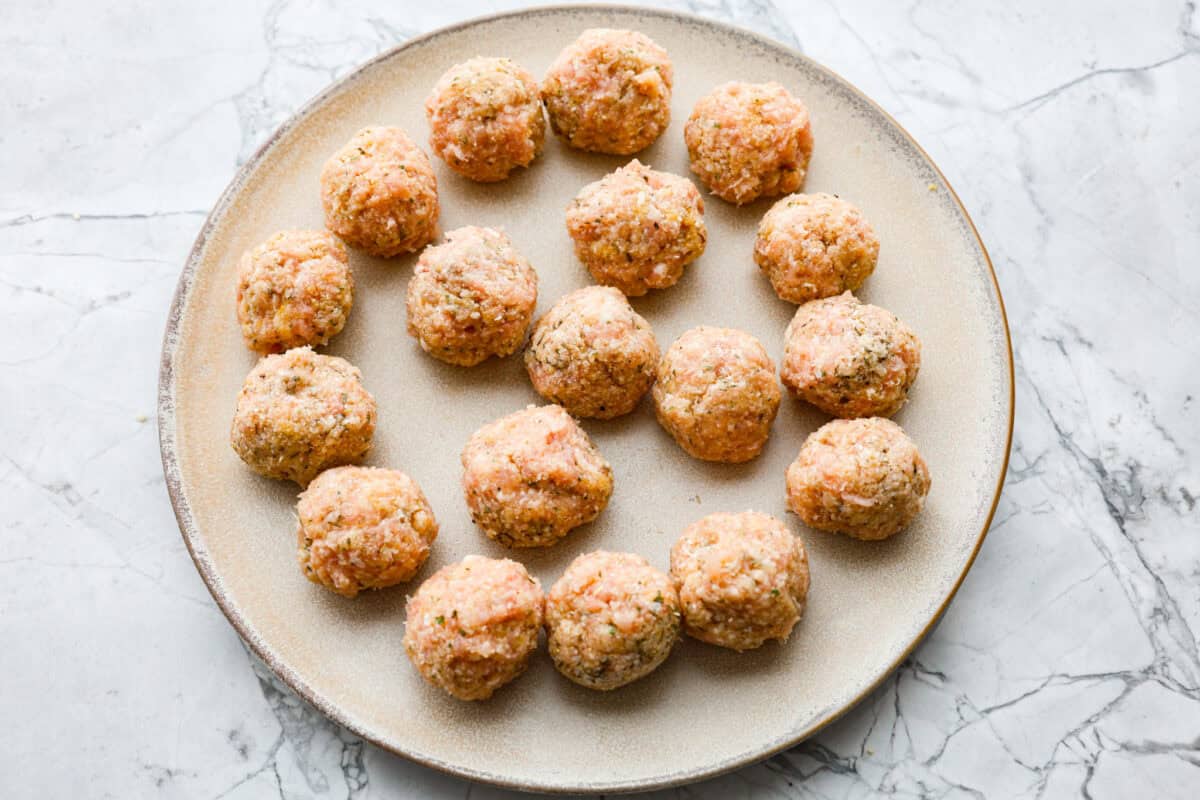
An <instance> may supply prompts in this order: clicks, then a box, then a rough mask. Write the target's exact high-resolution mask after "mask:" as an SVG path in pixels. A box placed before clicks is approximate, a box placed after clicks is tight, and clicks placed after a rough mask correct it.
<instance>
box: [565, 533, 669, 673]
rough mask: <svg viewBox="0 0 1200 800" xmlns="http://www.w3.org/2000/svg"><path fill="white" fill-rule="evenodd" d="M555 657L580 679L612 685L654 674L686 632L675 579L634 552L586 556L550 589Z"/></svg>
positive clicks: (566, 670)
mask: <svg viewBox="0 0 1200 800" xmlns="http://www.w3.org/2000/svg"><path fill="white" fill-rule="evenodd" d="M546 631H547V633H548V637H549V638H548V644H549V648H550V657H551V658H552V659H553V660H554V666H555V667H557V668H558V671H559V672H561V673H562V674H563V675H565V676H566V677H567V678H569V679H570V680H572V681H574V682H575V683H578V684H579V685H580V686H586V687H587V688H589V689H599V690H601V691H608V690H610V689H616V688H618V687H620V686H624V685H626V684H628V683H632V682H633V681H636V680H637V679H638V678H643V677H645V676H646V675H649V674H650V673H651V672H653V671H654V670H655V669H657V668H658V665H659V664H661V663H662V662H663V661H664V660H666V658H667V656H668V655H670V653H671V648H672V647H674V646H675V642H676V641H678V639H679V598H678V597H677V596H676V594H675V588H674V587H673V586H672V585H671V579H670V578H668V577H667V576H666V575H664V574H663V573H662V572H660V571H659V570H657V569H655V568H654V567H652V566H650V563H649V562H647V561H646V559H644V558H642V557H641V556H639V555H634V554H632V553H608V552H604V551H598V552H595V553H588V554H586V555H582V556H579V557H578V558H576V559H575V560H574V561H572V562H571V565H570V566H569V567H567V571H566V572H565V573H563V576H562V577H561V578H559V579H558V581H557V582H555V584H554V586H553V587H551V589H550V593H549V594H548V595H547V596H546Z"/></svg>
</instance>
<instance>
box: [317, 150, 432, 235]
mask: <svg viewBox="0 0 1200 800" xmlns="http://www.w3.org/2000/svg"><path fill="white" fill-rule="evenodd" d="M321 204H322V205H323V206H324V208H325V226H326V227H327V228H329V230H331V231H333V232H334V233H336V234H337V235H338V236H340V237H341V238H342V240H343V241H345V242H346V244H348V245H350V246H351V247H354V248H357V249H359V250H362V251H363V252H365V253H368V254H370V255H373V256H381V257H383V258H390V257H392V256H397V255H400V254H401V253H412V252H415V251H417V250H420V249H421V248H422V247H424V246H425V244H426V243H427V242H429V241H430V240H431V239H433V237H434V234H435V233H436V231H437V220H438V213H439V211H440V209H439V206H438V194H437V176H436V175H434V174H433V166H432V165H431V164H430V163H429V157H428V156H426V155H425V153H423V152H421V149H420V148H419V147H417V146H416V145H415V144H413V141H412V139H410V138H408V134H406V133H405V132H404V131H403V130H401V129H400V128H363V129H362V130H361V131H359V132H358V133H356V134H355V135H354V138H352V139H351V140H350V141H349V142H347V143H346V145H345V146H344V147H342V149H341V150H338V151H337V152H336V153H334V154H333V156H332V157H331V158H330V159H329V160H328V161H327V162H325V167H324V169H322V170H321Z"/></svg>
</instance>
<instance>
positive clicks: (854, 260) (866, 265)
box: [754, 194, 879, 303]
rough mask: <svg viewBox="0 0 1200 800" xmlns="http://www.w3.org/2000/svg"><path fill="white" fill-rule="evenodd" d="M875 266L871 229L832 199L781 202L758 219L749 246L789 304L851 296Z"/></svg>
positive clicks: (875, 244) (876, 250)
mask: <svg viewBox="0 0 1200 800" xmlns="http://www.w3.org/2000/svg"><path fill="white" fill-rule="evenodd" d="M878 260H879V239H878V238H876V236H875V230H874V229H873V228H872V227H871V223H869V222H867V219H866V217H864V216H863V215H862V212H861V211H859V210H858V209H857V208H855V207H854V206H853V205H851V204H850V203H847V202H846V201H845V200H842V199H841V198H839V197H836V196H834V195H831V194H794V195H791V196H790V197H785V198H783V199H782V200H780V201H779V202H778V203H776V204H775V205H774V207H772V208H771V210H770V211H768V212H767V214H766V216H764V217H763V219H762V223H761V224H760V225H759V226H758V238H756V239H755V241H754V263H756V264H758V266H759V269H761V270H762V271H763V274H764V275H766V276H767V278H769V279H770V281H771V285H772V286H773V287H775V294H777V295H779V297H780V299H783V300H787V301H788V302H789V303H807V302H808V301H809V300H819V299H820V298H822V297H832V296H833V295H837V294H841V293H842V292H845V291H854V290H856V289H858V288H859V287H860V286H862V285H863V282H864V281H866V279H867V278H868V277H870V275H871V273H872V272H874V271H875V264H876V262H877V261H878Z"/></svg>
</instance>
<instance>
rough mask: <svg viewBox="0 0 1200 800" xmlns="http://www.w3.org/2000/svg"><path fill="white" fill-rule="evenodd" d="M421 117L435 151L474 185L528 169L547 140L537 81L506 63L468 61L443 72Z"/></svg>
mask: <svg viewBox="0 0 1200 800" xmlns="http://www.w3.org/2000/svg"><path fill="white" fill-rule="evenodd" d="M425 116H426V118H427V119H428V120H429V146H430V147H431V148H433V152H434V153H435V154H436V155H437V156H438V157H439V158H441V159H442V160H443V161H445V162H446V163H447V164H448V165H449V166H450V168H451V169H452V170H454V171H455V172H457V173H458V174H460V175H463V176H465V177H467V178H470V179H472V180H476V181H484V182H492V181H502V180H504V179H505V178H507V177H508V174H509V173H510V172H512V171H513V170H514V169H516V168H517V167H527V166H529V165H530V164H531V163H532V162H533V159H535V158H537V156H538V154H539V153H541V152H542V143H543V142H544V141H545V138H546V120H545V118H544V117H543V116H542V98H541V94H540V92H539V89H538V84H537V80H536V79H535V78H534V77H533V75H531V74H530V73H529V71H528V70H526V69H525V68H524V67H522V66H521V65H520V64H518V63H516V62H515V61H512V60H511V59H507V58H472V59H471V60H470V61H464V62H463V63H461V64H455V65H454V66H453V67H451V68H450V69H448V70H446V73H445V74H444V75H442V77H441V79H440V80H439V81H438V82H437V85H436V86H434V87H433V92H431V93H430V95H429V97H428V98H427V99H426V100H425Z"/></svg>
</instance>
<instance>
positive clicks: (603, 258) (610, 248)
mask: <svg viewBox="0 0 1200 800" xmlns="http://www.w3.org/2000/svg"><path fill="white" fill-rule="evenodd" d="M567 233H569V234H570V235H571V238H572V239H573V240H574V241H575V254H576V255H577V256H578V257H579V260H580V261H582V262H583V263H584V266H586V267H587V268H588V271H589V272H591V273H592V277H593V278H595V279H596V282H597V283H602V284H604V285H606V286H615V287H617V288H618V289H620V290H621V291H622V292H624V293H625V294H627V295H630V296H640V295H643V294H645V293H646V292H647V291H649V290H650V289H665V288H666V287H668V286H674V285H675V283H676V282H677V281H678V280H679V278H680V277H681V276H682V275H683V268H684V267H685V266H687V265H688V264H690V263H692V262H693V261H695V260H696V259H697V258H699V257H700V255H701V253H703V252H704V245H705V243H706V242H707V240H708V231H707V229H706V228H705V226H704V199H703V198H702V197H700V192H699V191H697V189H696V187H695V186H694V185H693V184H692V182H691V181H689V180H688V179H687V178H681V177H679V176H678V175H671V174H670V173H667V172H658V171H656V170H652V169H650V168H649V167H647V166H646V165H645V164H642V163H641V162H639V161H638V160H637V159H634V160H633V161H631V162H629V163H628V164H627V165H625V166H624V167H621V168H620V169H618V170H617V171H616V172H613V173H610V174H609V175H606V176H604V177H603V178H601V179H600V180H598V181H596V182H594V183H589V184H588V185H587V186H585V187H583V190H582V191H580V192H579V194H578V195H577V196H576V197H575V199H574V200H573V201H572V202H571V205H570V206H568V207H567Z"/></svg>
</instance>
